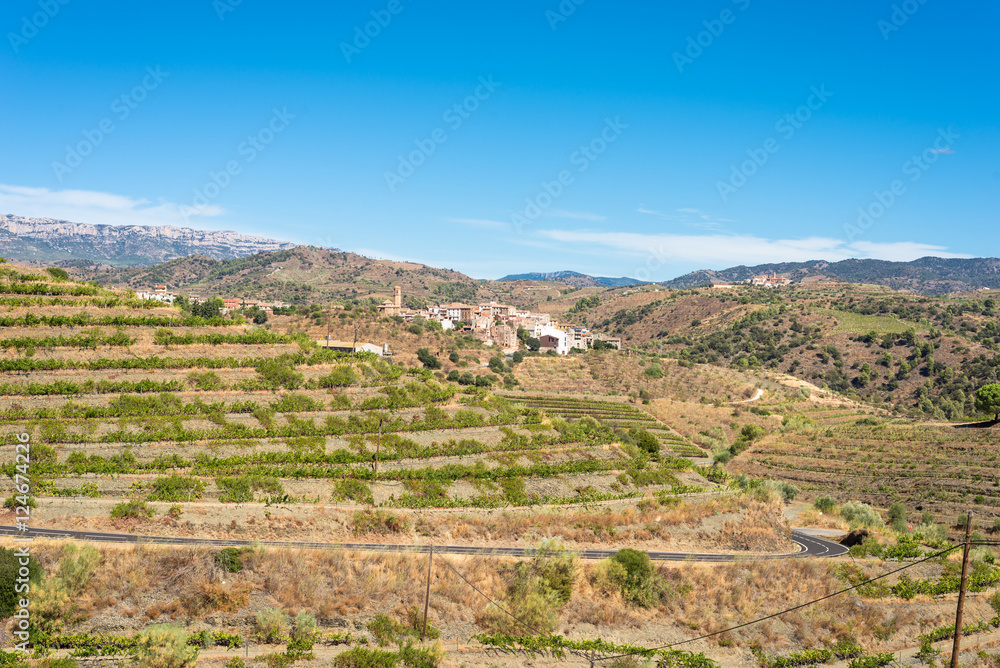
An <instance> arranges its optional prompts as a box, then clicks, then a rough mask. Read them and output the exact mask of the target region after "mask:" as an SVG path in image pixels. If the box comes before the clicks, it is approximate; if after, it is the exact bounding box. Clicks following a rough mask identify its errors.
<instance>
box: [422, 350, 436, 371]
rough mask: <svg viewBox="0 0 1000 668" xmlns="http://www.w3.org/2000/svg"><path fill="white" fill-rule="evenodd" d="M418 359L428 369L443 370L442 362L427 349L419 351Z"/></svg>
mask: <svg viewBox="0 0 1000 668" xmlns="http://www.w3.org/2000/svg"><path fill="white" fill-rule="evenodd" d="M417 359H418V360H420V363H421V364H423V365H424V366H425V367H426V368H428V369H440V368H441V360H439V359H438V358H437V357H435V356H434V355H433V354H432V353H431V351H430V350H428V349H427V348H419V349H417Z"/></svg>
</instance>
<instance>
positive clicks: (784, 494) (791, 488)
mask: <svg viewBox="0 0 1000 668" xmlns="http://www.w3.org/2000/svg"><path fill="white" fill-rule="evenodd" d="M774 489H775V491H776V492H777V493H778V496H779V497H781V500H782V501H784V502H785V503H791V502H792V501H794V500H795V497H796V496H798V494H799V492H800V491H801V490H800V489H799V488H798V487H796V486H795V485H793V484H792V483H790V482H786V481H784V480H778V481H776V482H775V483H774Z"/></svg>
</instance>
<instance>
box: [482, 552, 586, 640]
mask: <svg viewBox="0 0 1000 668" xmlns="http://www.w3.org/2000/svg"><path fill="white" fill-rule="evenodd" d="M504 575H505V577H506V578H507V580H508V585H507V591H506V595H505V597H504V602H503V605H504V607H505V608H506V609H507V610H509V611H510V612H511V614H513V615H514V616H515V617H517V618H518V619H520V620H523V621H524V622H525V623H526V624H528V625H529V626H531V627H532V628H535V629H538V630H540V631H542V632H544V633H550V632H552V631H553V630H554V629H555V627H556V623H557V621H558V617H559V611H560V610H561V609H562V607H563V606H564V605H566V603H567V602H568V601H569V599H570V597H571V596H572V593H573V580H574V579H575V576H576V562H575V558H574V556H573V555H572V554H571V553H568V552H567V551H566V550H565V548H563V547H562V545H560V544H559V543H558V542H556V541H544V542H543V543H542V544H541V545H540V546H539V548H538V551H537V552H536V555H535V557H534V559H532V560H531V561H530V562H525V561H520V562H518V563H516V564H514V565H512V566H509V567H506V568H505V572H504ZM479 621H480V624H482V625H483V626H484V627H485V628H486V629H488V630H492V631H493V632H495V633H513V632H517V631H520V629H521V628H523V627H521V625H520V624H519V623H517V622H515V621H514V620H512V619H511V617H510V616H509V615H507V614H505V613H504V612H502V611H500V610H499V609H497V608H496V607H495V606H493V605H490V606H489V607H487V608H486V610H484V611H483V613H482V615H481V617H480V619H479Z"/></svg>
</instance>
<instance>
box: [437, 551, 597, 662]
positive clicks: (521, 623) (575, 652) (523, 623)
mask: <svg viewBox="0 0 1000 668" xmlns="http://www.w3.org/2000/svg"><path fill="white" fill-rule="evenodd" d="M441 561H443V562H444V563H445V564H446V565H447V566H448V568H450V569H451V570H453V571H455V575H457V576H458V577H460V578H462V580H463V581H464V582H465V584H467V585H469V586H470V587H472V588H473V590H475V592H476V593H477V594H479V595H480V596H482V597H483V598H485V599H486V600H487V601H489V602H490V605H494V606H496V608H497V609H498V610H500V612H502V613H504V614H505V615H507V616H508V617H510V618H511V619H513V620H514V621H515V622H517V623H518V624H520V625H521V626H523V627H524V628H526V629H528V630H529V631H531V632H532V633H534V634H535V635H537V636H543V635H546V634H544V633H542V632H541V631H539V630H538V629H536V628H535V627H533V626H532V625H531V624H528V623H527V622H526V621H524V620H523V619H520V618H519V617H517V616H516V615H515V614H514V613H512V612H511V611H509V610H507V609H506V608H504V607H503V606H502V605H500V604H499V603H497V602H496V601H494V600H493V599H492V598H490V597H489V596H487V595H486V594H485V593H483V592H482V591H481V590H480V589H479V587H477V586H476V585H474V584H472V583H471V582H469V580H468V579H467V578H466V577H465V576H464V575H462V573H461V571H459V570H458V569H457V568H455V567H454V566H452V565H451V562H450V561H448V560H447V559H443V558H442V559H441ZM570 651H571V652H572V653H573V654H576V655H577V656H579V657H581V658H582V659H584V660H587V661H590V662H591V664H593V659H591V658H590V657H588V656H587V655H586V654H583V653H581V652H580V651H579V650H574V649H571V650H570Z"/></svg>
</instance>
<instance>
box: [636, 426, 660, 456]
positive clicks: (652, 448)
mask: <svg viewBox="0 0 1000 668" xmlns="http://www.w3.org/2000/svg"><path fill="white" fill-rule="evenodd" d="M628 435H629V436H630V437H632V440H633V441H635V444H636V445H637V446H639V448H640V449H641V450H643V451H644V452H647V453H649V454H651V455H658V454H660V439H658V438H656V436H654V435H652V434H650V433H649V432H648V431H646V430H645V429H643V428H642V427H632V428H631V429H629V430H628Z"/></svg>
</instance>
